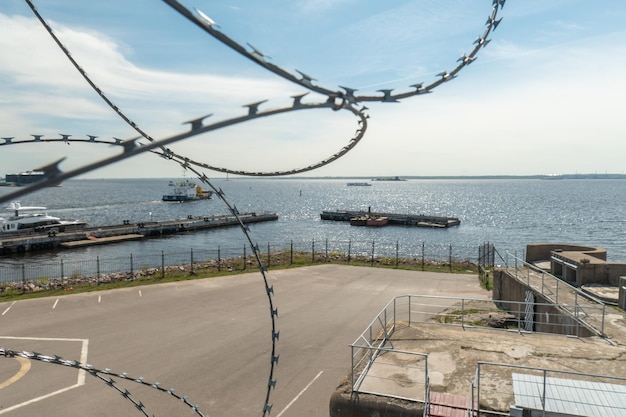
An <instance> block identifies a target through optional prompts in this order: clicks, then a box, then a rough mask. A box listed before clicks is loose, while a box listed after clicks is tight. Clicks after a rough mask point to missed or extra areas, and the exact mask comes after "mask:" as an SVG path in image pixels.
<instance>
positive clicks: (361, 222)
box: [350, 216, 369, 226]
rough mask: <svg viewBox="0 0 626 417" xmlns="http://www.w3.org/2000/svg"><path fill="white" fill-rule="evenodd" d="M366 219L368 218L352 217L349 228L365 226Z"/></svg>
mask: <svg viewBox="0 0 626 417" xmlns="http://www.w3.org/2000/svg"><path fill="white" fill-rule="evenodd" d="M367 219H369V217H368V216H359V217H352V218H351V219H350V225H351V226H367Z"/></svg>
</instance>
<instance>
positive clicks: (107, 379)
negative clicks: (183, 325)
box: [0, 347, 206, 417]
mask: <svg viewBox="0 0 626 417" xmlns="http://www.w3.org/2000/svg"><path fill="white" fill-rule="evenodd" d="M0 355H2V356H3V357H5V358H15V357H20V358H24V359H28V360H33V361H39V362H45V363H50V364H53V365H61V366H67V367H70V368H76V369H80V370H83V371H85V372H87V373H88V374H89V375H91V376H93V377H95V378H97V379H99V380H101V381H102V382H104V383H106V385H108V386H109V387H111V388H113V389H114V390H116V391H118V392H119V393H120V394H121V395H122V397H124V398H125V399H127V400H128V401H130V402H131V403H133V405H134V406H135V408H136V409H137V410H138V411H139V412H140V413H141V414H143V415H144V416H146V417H149V414H148V412H147V410H146V407H145V405H144V404H143V403H142V402H141V401H139V400H138V399H136V398H135V397H134V396H133V394H131V392H130V391H128V389H127V388H124V387H122V386H121V385H120V384H119V383H118V382H117V381H116V380H114V379H113V377H115V378H119V379H121V380H124V381H128V382H133V383H136V384H140V385H143V386H145V387H149V388H152V389H154V390H156V391H158V392H160V393H163V394H168V395H170V396H172V397H173V398H175V399H177V400H179V401H181V402H182V403H183V404H184V405H186V406H187V407H189V408H190V409H191V411H193V412H194V413H196V414H197V415H199V416H201V417H205V416H206V415H205V414H202V412H201V411H200V409H199V406H198V405H197V404H193V403H191V402H190V401H189V397H188V396H187V395H179V394H177V393H176V392H175V390H174V388H164V387H162V386H161V383H160V382H158V381H155V382H149V381H147V380H146V379H145V378H144V377H142V376H140V377H137V378H136V377H133V376H130V375H129V374H128V372H122V373H117V372H115V371H113V370H111V369H109V368H104V369H98V368H96V367H93V366H92V365H89V364H86V363H81V362H78V361H75V360H69V359H64V358H62V357H60V356H57V355H45V354H43V353H37V352H28V351H16V350H11V349H5V348H3V347H0Z"/></svg>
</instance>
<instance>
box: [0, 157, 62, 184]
mask: <svg viewBox="0 0 626 417" xmlns="http://www.w3.org/2000/svg"><path fill="white" fill-rule="evenodd" d="M63 159H65V158H62V159H59V160H58V161H56V162H53V163H51V164H49V165H45V166H43V167H41V168H35V169H33V170H29V171H24V172H20V173H17V174H6V175H5V176H4V182H0V185H4V186H17V187H20V186H23V185H30V184H34V183H36V182H39V181H43V180H47V179H48V178H50V177H53V176H55V175H58V174H60V172H61V171H59V168H58V164H59V162H61V161H63ZM58 185H61V183H60V182H54V183H52V184H50V186H51V187H55V186H58Z"/></svg>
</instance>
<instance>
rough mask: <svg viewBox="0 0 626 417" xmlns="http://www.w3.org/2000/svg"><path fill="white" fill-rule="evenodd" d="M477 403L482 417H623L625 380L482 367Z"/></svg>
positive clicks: (475, 390) (474, 398)
mask: <svg viewBox="0 0 626 417" xmlns="http://www.w3.org/2000/svg"><path fill="white" fill-rule="evenodd" d="M472 404H474V410H473V411H474V413H476V414H473V415H480V416H515V417H522V416H526V415H533V416H535V415H543V416H547V415H557V414H558V415H581V416H582V415H585V416H622V415H624V406H625V405H626V378H620V377H613V376H606V375H594V374H586V373H580V372H571V371H559V370H553V369H542V368H532V367H526V366H518V365H508V364H501V363H490V362H478V367H477V369H476V375H475V378H474V381H473V382H472ZM487 404H489V405H487ZM494 404H499V405H500V406H499V407H498V410H494ZM505 406H506V408H507V409H506V410H504V408H505ZM531 410H532V411H531Z"/></svg>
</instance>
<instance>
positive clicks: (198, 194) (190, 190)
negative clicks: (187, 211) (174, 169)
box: [163, 180, 213, 201]
mask: <svg viewBox="0 0 626 417" xmlns="http://www.w3.org/2000/svg"><path fill="white" fill-rule="evenodd" d="M169 188H170V189H169V190H168V193H167V194H164V195H163V201H193V200H206V199H208V198H211V195H212V194H213V192H212V191H206V190H203V189H202V187H200V186H199V185H197V184H196V183H195V182H193V181H191V180H184V181H170V184H169Z"/></svg>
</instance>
